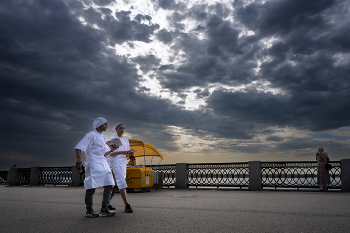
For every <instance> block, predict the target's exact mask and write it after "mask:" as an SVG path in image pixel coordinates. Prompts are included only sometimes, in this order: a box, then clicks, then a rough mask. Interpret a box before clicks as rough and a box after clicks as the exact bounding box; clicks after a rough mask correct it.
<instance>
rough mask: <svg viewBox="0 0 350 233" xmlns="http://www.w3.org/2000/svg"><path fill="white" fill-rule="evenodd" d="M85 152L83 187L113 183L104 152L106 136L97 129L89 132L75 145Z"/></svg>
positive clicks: (90, 187)
mask: <svg viewBox="0 0 350 233" xmlns="http://www.w3.org/2000/svg"><path fill="white" fill-rule="evenodd" d="M75 148H76V149H80V150H82V151H84V152H86V162H84V166H85V172H86V173H85V180H84V188H85V189H92V188H98V187H101V186H107V185H113V186H114V185H115V184H114V180H113V175H112V171H111V169H110V167H109V164H108V161H107V159H106V158H105V157H104V153H105V152H106V151H107V150H108V148H107V145H106V138H105V136H104V135H103V134H102V133H101V134H100V133H98V132H97V131H92V132H89V133H88V134H87V135H86V136H85V137H84V138H83V140H81V141H80V142H79V143H78V145H77V146H76V147H75Z"/></svg>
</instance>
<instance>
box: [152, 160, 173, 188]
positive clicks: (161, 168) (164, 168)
mask: <svg viewBox="0 0 350 233" xmlns="http://www.w3.org/2000/svg"><path fill="white" fill-rule="evenodd" d="M152 169H153V171H155V172H163V175H164V176H163V186H168V187H169V186H175V183H176V165H175V164H171V165H158V166H156V167H152Z"/></svg>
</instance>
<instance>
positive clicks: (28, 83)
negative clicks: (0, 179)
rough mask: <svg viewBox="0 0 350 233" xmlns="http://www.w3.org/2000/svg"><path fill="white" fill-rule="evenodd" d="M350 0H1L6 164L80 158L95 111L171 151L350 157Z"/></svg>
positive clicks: (175, 158) (205, 155)
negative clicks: (320, 149) (77, 153)
mask: <svg viewBox="0 0 350 233" xmlns="http://www.w3.org/2000/svg"><path fill="white" fill-rule="evenodd" d="M349 9H350V1H346V0H308V1H299V0H280V1H278V0H266V1H265V0H262V1H259V0H256V1H254V0H217V1H215V0H80V1H75V0H54V1H52V0H1V1H0V80H1V86H0V98H1V113H0V119H1V124H0V128H1V131H0V137H1V138H0V139H1V140H0V169H1V170H6V169H8V168H10V167H11V166H12V165H13V164H17V167H30V166H68V165H69V166H70V165H74V163H75V154H74V146H75V145H76V144H77V143H78V142H79V141H80V140H81V139H82V138H83V136H84V135H85V134H86V133H87V132H89V131H91V130H92V122H93V120H94V119H95V118H96V117H97V116H103V117H105V118H106V119H108V120H109V123H110V125H112V124H114V123H116V122H124V123H125V126H126V134H125V136H126V137H128V138H133V139H139V140H143V141H146V142H148V143H150V144H153V145H154V146H156V148H157V149H158V150H159V151H160V153H161V154H162V155H163V156H164V160H163V161H162V163H163V164H171V163H178V162H184V163H205V162H246V161H252V160H259V161H313V160H314V159H315V153H316V150H317V148H318V147H319V146H323V147H325V149H326V151H327V152H328V153H329V155H330V157H331V159H332V160H340V159H344V158H349V157H350V156H349V151H350V144H349V143H350V131H349V129H350V109H349V106H350V85H349V84H350V64H349V63H350V43H349V41H350V12H349ZM105 135H106V137H107V138H108V137H109V136H112V135H113V132H112V130H111V127H110V128H108V130H107V132H106V133H105Z"/></svg>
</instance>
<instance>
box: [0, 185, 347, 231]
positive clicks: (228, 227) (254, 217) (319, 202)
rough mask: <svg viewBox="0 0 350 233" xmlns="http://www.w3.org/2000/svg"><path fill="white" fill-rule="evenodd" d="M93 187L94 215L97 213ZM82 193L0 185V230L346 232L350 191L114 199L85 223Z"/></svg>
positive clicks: (153, 194) (168, 193)
mask: <svg viewBox="0 0 350 233" xmlns="http://www.w3.org/2000/svg"><path fill="white" fill-rule="evenodd" d="M102 193H103V188H99V189H96V193H95V195H94V209H95V211H96V212H97V211H98V212H99V210H100V208H101V206H100V205H101V201H102ZM84 194H85V190H84V189H83V187H57V186H56V187H43V186H41V187H21V186H18V187H17V186H16V187H7V186H5V185H0V210H1V211H0V232H167V233H168V232H350V193H345V192H331V191H329V192H300V191H246V190H244V191H242V190H227V191H223V190H196V189H188V190H177V189H159V190H153V189H152V190H151V191H150V192H142V193H136V192H135V193H134V192H129V193H128V199H129V202H130V204H131V206H132V208H133V209H134V213H131V214H127V213H124V212H123V210H124V207H123V202H122V199H121V197H120V195H119V194H118V193H117V194H116V195H115V197H114V198H113V199H112V201H111V204H112V205H113V206H115V207H117V209H116V210H115V212H116V214H115V216H113V217H98V218H86V217H85V205H84Z"/></svg>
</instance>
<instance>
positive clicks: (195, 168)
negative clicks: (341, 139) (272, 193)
mask: <svg viewBox="0 0 350 233" xmlns="http://www.w3.org/2000/svg"><path fill="white" fill-rule="evenodd" d="M251 163H252V162H246V163H202V164H197V163H196V164H181V168H180V167H177V165H179V164H168V165H158V166H155V167H154V166H152V169H153V171H154V172H162V173H163V186H168V187H170V186H177V185H178V182H179V183H181V184H184V185H185V187H189V186H195V187H196V188H197V187H200V186H208V187H216V188H219V187H239V188H246V187H248V188H249V189H252V190H253V187H254V186H253V185H256V184H258V189H263V188H275V189H276V188H297V189H299V188H318V186H319V185H318V184H317V165H316V162H315V161H293V162H290V161H288V162H259V161H254V162H253V163H254V164H257V167H256V166H255V167H252V168H250V165H251ZM253 163H252V164H253ZM330 164H331V165H332V166H333V168H332V169H331V170H330V176H331V184H330V185H329V186H328V188H329V189H342V190H343V188H344V187H345V190H349V188H348V187H350V180H349V174H350V173H349V172H348V171H349V169H348V168H349V167H350V160H349V159H346V160H342V162H341V161H331V162H330ZM32 169H34V170H32V175H33V176H34V178H33V177H31V168H12V169H11V170H10V171H9V172H8V171H0V183H1V184H5V183H9V184H10V185H29V184H30V182H31V180H30V179H31V178H33V179H34V182H33V181H32V182H33V183H31V184H30V185H68V186H69V185H72V184H73V183H74V184H73V185H74V186H77V185H78V186H79V185H83V184H84V178H85V175H80V174H79V173H78V171H77V170H76V169H75V167H74V166H71V167H39V168H38V167H34V168H32ZM177 169H180V170H178V171H177ZM249 169H252V170H251V171H250V170H249ZM342 169H343V171H342ZM10 172H11V174H12V175H10ZM177 172H179V174H185V175H182V176H180V175H179V176H178V177H177V176H176V173H177ZM342 172H343V173H344V176H343V178H345V180H346V182H345V183H343V184H342V179H341V177H342ZM73 173H74V174H73ZM249 173H250V175H251V177H249ZM259 173H260V174H261V176H260V175H259ZM10 177H12V178H10ZM35 177H37V178H35ZM176 177H177V179H176ZM11 179H12V181H11V182H9V180H11ZM73 179H74V182H73ZM35 180H36V181H35ZM343 182H344V180H343ZM250 183H251V185H252V186H250ZM259 184H261V185H259ZM344 185H345V186H344ZM180 188H181V187H180Z"/></svg>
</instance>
